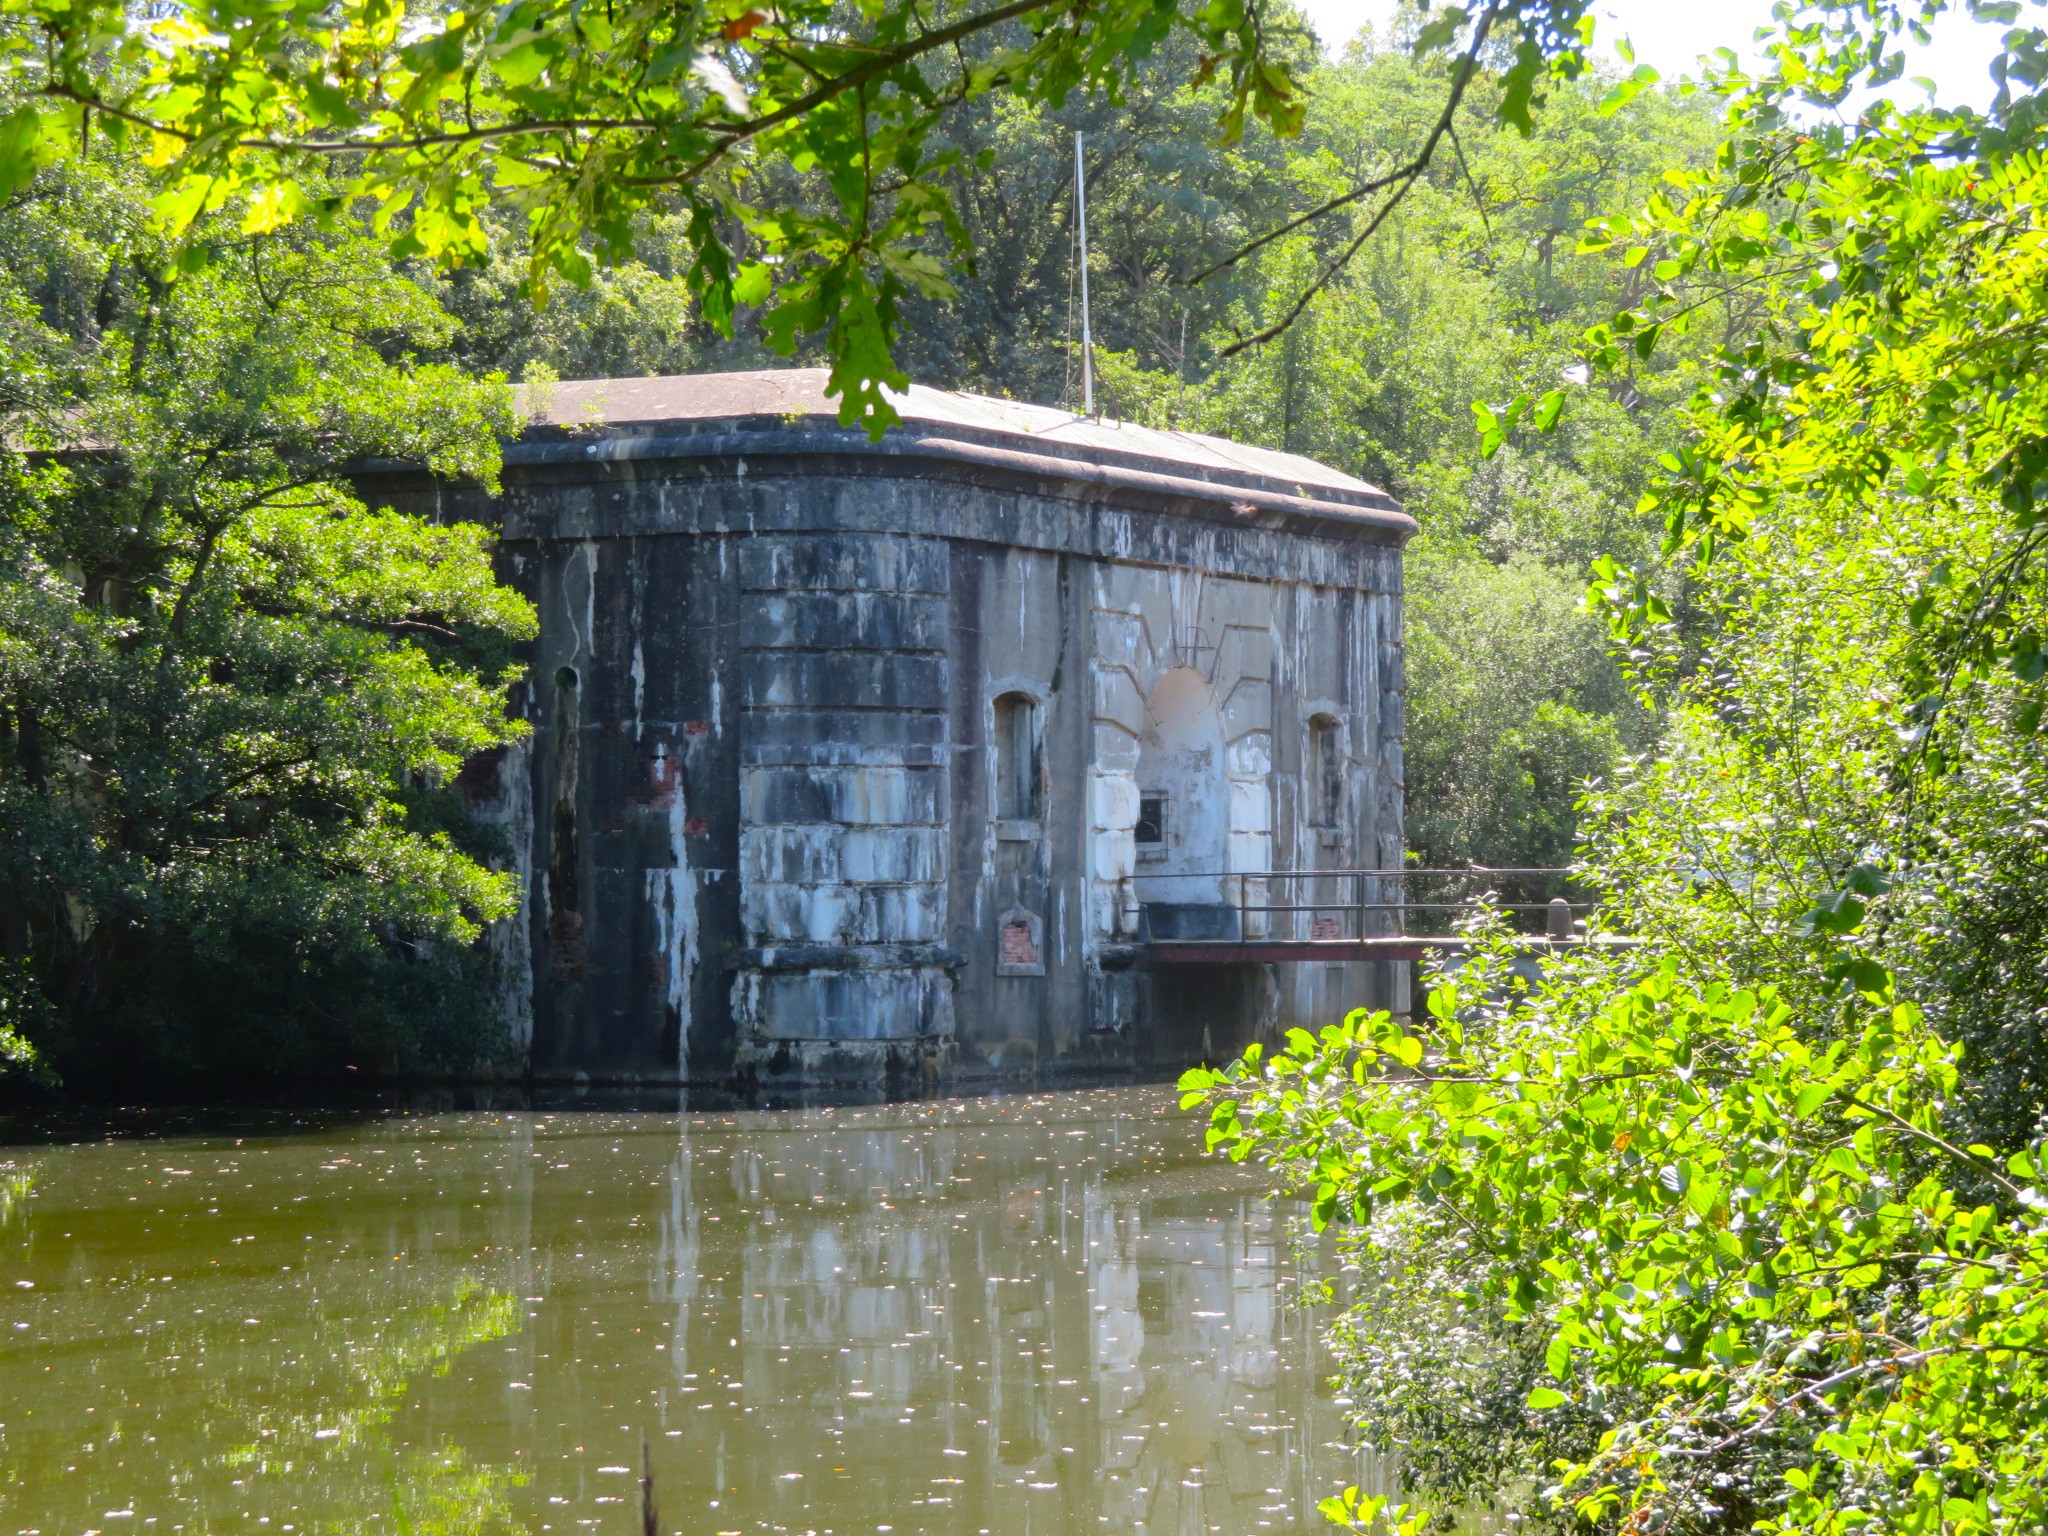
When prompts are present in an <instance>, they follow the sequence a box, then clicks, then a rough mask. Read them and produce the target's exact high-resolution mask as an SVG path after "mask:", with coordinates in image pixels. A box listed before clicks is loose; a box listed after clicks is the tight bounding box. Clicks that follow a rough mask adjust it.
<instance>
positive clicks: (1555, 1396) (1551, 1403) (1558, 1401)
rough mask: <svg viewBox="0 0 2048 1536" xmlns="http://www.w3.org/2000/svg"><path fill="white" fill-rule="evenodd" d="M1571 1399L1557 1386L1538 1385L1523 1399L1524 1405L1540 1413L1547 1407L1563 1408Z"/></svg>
mask: <svg viewBox="0 0 2048 1536" xmlns="http://www.w3.org/2000/svg"><path fill="white" fill-rule="evenodd" d="M1570 1401H1571V1399H1570V1398H1568V1397H1566V1396H1565V1395H1564V1394H1563V1393H1562V1392H1560V1391H1558V1390H1557V1388H1555V1387H1537V1388H1535V1389H1534V1390H1532V1391H1531V1392H1530V1393H1529V1395H1528V1397H1526V1398H1524V1399H1523V1406H1524V1407H1527V1408H1533V1409H1535V1410H1536V1411H1538V1412H1539V1413H1540V1412H1542V1411H1543V1410H1544V1409H1546V1408H1561V1407H1563V1406H1564V1405H1565V1404H1566V1403H1568V1402H1570Z"/></svg>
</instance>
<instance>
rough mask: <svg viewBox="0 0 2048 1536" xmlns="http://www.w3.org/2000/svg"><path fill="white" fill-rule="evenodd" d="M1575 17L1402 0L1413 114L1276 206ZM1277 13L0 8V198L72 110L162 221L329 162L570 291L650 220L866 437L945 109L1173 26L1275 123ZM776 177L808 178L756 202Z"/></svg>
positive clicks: (1525, 87)
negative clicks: (143, 177) (821, 351)
mask: <svg viewBox="0 0 2048 1536" xmlns="http://www.w3.org/2000/svg"><path fill="white" fill-rule="evenodd" d="M1587 11H1588V0H1487V3H1485V4H1483V5H1480V6H1477V7H1476V8H1475V9H1474V10H1473V12H1472V13H1471V14H1469V15H1468V14H1467V13H1466V12H1465V11H1464V10H1462V9H1458V8H1455V7H1454V8H1448V9H1446V10H1444V11H1442V12H1440V13H1439V14H1438V15H1437V16H1435V17H1432V18H1430V20H1429V21H1428V24H1427V25H1426V26H1424V27H1423V28H1422V29H1421V30H1420V32H1419V34H1418V36H1417V39H1416V41H1417V45H1418V47H1419V48H1420V49H1421V51H1423V52H1425V53H1427V54H1430V55H1435V56H1444V57H1448V58H1453V59H1455V61H1456V62H1455V64H1454V65H1453V67H1452V70H1451V75H1450V79H1449V81H1448V88H1447V89H1445V90H1441V91H1438V92H1437V93H1436V100H1435V101H1434V102H1433V103H1432V105H1431V107H1430V108H1429V122H1428V125H1427V128H1426V130H1425V132H1424V133H1423V134H1422V135H1421V137H1420V139H1419V141H1417V142H1415V143H1413V144H1402V145H1400V146H1399V147H1398V148H1397V149H1396V151H1395V154H1394V157H1393V158H1391V159H1390V158H1388V157H1387V156H1386V155H1384V154H1380V155H1375V156H1371V157H1367V158H1366V159H1364V160H1362V161H1359V162H1355V163H1354V164H1353V165H1352V166H1351V167H1349V168H1348V169H1347V168H1344V167H1340V166H1336V165H1331V166H1328V167H1326V168H1325V169H1326V171H1327V172H1328V173H1329V180H1330V182H1331V183H1332V185H1330V186H1328V187H1326V188H1325V190H1324V193H1323V195H1321V196H1320V197H1319V198H1318V201H1317V203H1316V204H1315V205H1314V206H1313V207H1312V208H1311V209H1308V210H1306V211H1304V212H1302V213H1301V214H1300V215H1299V217H1300V218H1301V219H1302V220H1304V221H1309V222H1313V221H1318V220H1322V219H1323V218H1325V216H1328V215H1338V216H1340V222H1341V221H1362V223H1363V225H1364V226H1365V227H1364V228H1362V229H1361V230H1360V231H1359V233H1358V234H1356V235H1354V234H1352V233H1351V232H1350V231H1349V230H1346V232H1345V234H1344V235H1343V237H1342V238H1341V239H1340V241H1339V245H1340V247H1347V248H1348V249H1350V250H1353V251H1355V250H1356V249H1357V248H1358V247H1359V246H1360V245H1362V244H1363V242H1364V238H1365V237H1366V235H1367V234H1369V233H1370V226H1371V225H1373V224H1375V223H1376V222H1377V221H1378V220H1379V219H1380V218H1381V217H1383V216H1384V213H1385V212H1386V211H1387V210H1388V209H1389V208H1391V207H1392V206H1394V205H1395V204H1396V203H1397V202H1398V201H1399V200H1400V199H1401V198H1402V197H1403V196H1405V194H1406V193H1407V192H1408V191H1409V190H1410V189H1411V188H1412V187H1413V186H1414V184H1415V183H1416V182H1417V181H1418V179H1419V178H1420V177H1421V176H1422V175H1423V174H1424V173H1425V172H1426V171H1427V169H1428V168H1429V165H1430V163H1431V161H1432V159H1433V158H1434V156H1435V154H1436V153H1437V151H1438V150H1439V149H1440V148H1441V147H1442V146H1443V145H1444V144H1445V143H1446V141H1447V140H1448V139H1449V138H1450V137H1451V135H1452V133H1453V131H1454V129H1455V126H1456V124H1455V118H1456V114H1457V110H1458V107H1459V105H1460V102H1461V99H1462V97H1463V95H1464V92H1465V90H1466V88H1467V87H1468V86H1469V85H1470V84H1471V83H1472V82H1473V81H1474V80H1475V79H1476V78H1477V77H1478V74H1479V72H1480V69H1481V66H1482V64H1483V63H1485V64H1493V65H1497V66H1498V72H1499V78H1500V81H1501V86H1500V89H1499V91H1498V93H1497V95H1496V97H1495V111H1496V113H1497V115H1498V117H1499V118H1500V119H1501V120H1503V121H1506V122H1510V123H1515V124H1518V125H1521V126H1524V127H1526V126H1527V125H1528V124H1529V122H1530V121H1531V114H1532V110H1533V109H1534V108H1536V107H1537V106H1539V105H1540V103H1541V101H1542V99H1543V96H1544V93H1545V89H1546V87H1547V86H1548V85H1549V84H1550V83H1551V82H1553V81H1563V80H1571V79H1575V78H1576V77H1578V76H1579V75H1580V74H1581V73H1582V72H1583V70H1584V67H1585V44H1586V38H1587V35H1588V28H1586V27H1585V26H1582V22H1584V21H1585V20H1586V18H1587ZM1276 21H1277V24H1276ZM1291 32H1292V29H1291V28H1290V27H1289V26H1288V25H1286V23H1285V16H1284V13H1282V14H1281V15H1280V16H1279V17H1278V18H1275V17H1272V16H1269V15H1268V13H1267V12H1266V10H1265V9H1264V8H1262V7H1260V6H1257V5H1247V4H1244V3H1241V0H1201V3H1194V0H1190V3H1187V4H1175V3H1174V0H1008V3H1003V4H991V5H973V4H966V5H958V4H941V5H931V4H928V3H923V0H915V3H912V0H893V3H892V0H868V3H864V4H861V5H858V6H853V7H843V6H836V5H834V4H831V3H829V0H778V3H777V4H776V5H774V6H772V7H768V8H765V9H763V8H757V7H754V6H752V5H750V4H748V3H747V0H719V3H716V4H710V5H703V6H692V7H684V8H677V7H675V6H671V5H667V4H661V3H656V0H616V3H613V4H609V5H607V6H605V7H604V8H603V9H602V11H601V12H600V11H598V10H596V9H593V8H591V7H589V6H587V5H584V4H582V3H580V0H522V3H520V4H517V5H513V6H509V7H502V8H500V9H498V10H495V11H491V12H473V11H463V10H458V9H455V8H452V7H445V6H441V7H433V6H430V7H424V8H411V9H408V8H406V7H402V6H395V5H392V4H389V3H388V0H343V3H340V4H336V3H332V0H292V3H288V4H283V5H251V4H247V3H244V0H200V3H195V4H189V5H181V6H178V7H175V8H168V9H164V10H156V9H152V8H140V9H138V8H135V7H132V6H126V5H122V4H119V3H116V0H87V3H80V0H8V3H7V4H6V5H5V6H4V7H0V79H4V80H5V82H6V84H7V85H8V86H9V87H10V88H12V89H13V90H15V91H17V92H21V93H25V94H26V95H28V97H29V98H30V99H29V100H27V101H26V102H25V103H24V104H23V105H21V106H20V107H18V108H17V109H16V110H15V111H14V112H13V113H12V114H11V115H9V116H8V118H7V119H6V126H5V128H4V129H0V188H5V187H10V186H14V185H18V184H19V183H20V182H21V180H23V179H24V178H25V176H26V175H27V174H28V173H29V172H30V171H31V170H32V168H33V167H34V166H35V165H36V164H37V163H38V162H39V161H45V160H47V159H49V158H50V157H52V156H57V155H61V154H63V153H66V152H67V150H68V147H69V146H70V145H72V144H73V143H76V142H78V141H80V140H81V139H82V138H83V137H85V136H86V135H87V134H88V133H89V132H90V131H92V130H93V129H94V127H95V125H96V126H97V128H98V129H99V130H100V131H105V132H109V133H113V134H115V135H117V136H125V135H127V134H129V133H133V132H137V131H139V132H140V134H141V135H143V136H145V137H146V138H147V139H148V141H149V143H150V144H151V146H152V147H153V150H154V152H155V154H156V155H157V157H158V159H159V161H160V162H161V163H163V164H164V165H165V166H166V167H167V168H168V170H169V173H170V174H169V177H168V184H167V187H166V190H165V191H164V193H163V194H162V202H161V207H162V210H163V212H164V213H165V214H166V216H167V217H168V219H169V220H170V222H171V223H172V225H173V226H174V227H182V226H183V225H185V224H187V223H189V222H190V221H191V220H193V219H196V218H199V217H201V216H203V215H204V214H206V213H207V212H209V211H211V210H213V209H217V208H223V207H226V206H228V205H230V204H236V205H238V206H239V207H241V209H242V216H243V218H244V220H245V222H247V223H248V224H249V225H250V227H252V228H265V227H273V226H274V225H276V224H277V223H279V222H282V221H285V220H290V219H294V218H298V217H302V216H305V215H307V214H315V213H319V212H323V211H327V210H330V209H331V208H332V207H333V203H332V202H331V201H329V200H328V199H325V198H323V197H321V196H320V195H319V192H320V191H321V190H324V183H323V181H321V180H316V181H315V183H314V186H313V189H312V190H310V191H309V189H308V186H307V182H306V173H307V168H308V166H309V165H315V164H330V165H339V166H345V167H347V168H348V172H347V174H349V175H350V177H351V178H352V180H351V183H350V188H349V190H351V191H356V192H360V193H363V194H367V195H369V196H372V197H374V198H376V199H377V200H378V201H379V202H380V203H381V205H382V207H381V212H380V215H379V219H380V225H381V226H382V227H385V228H387V229H388V230H389V232H390V233H391V235H392V236H393V238H394V241H395V248H396V250H397V251H398V252H399V253H400V254H424V255H427V256H430V257H433V258H437V259H444V260H453V261H462V260H473V259H475V258H478V257H480V256H482V255H483V254H484V253H485V252H486V250H487V248H488V244H489V240H490V231H491V218H490V212H489V210H490V209H491V207H492V206H493V205H496V206H497V207H499V208H502V209H505V210H508V211H509V212H510V213H511V214H512V215H513V216H514V217H515V218H516V219H517V221H518V222H519V223H520V224H522V225H523V230H522V234H523V236H524V243H525V245H526V249H527V254H528V257H529V263H530V270H531V272H532V274H533V276H534V279H535V281H536V282H538V281H539V280H540V278H541V277H542V276H543V275H544V274H547V273H559V274H563V275H567V276H569V277H571V278H578V279H580V278H582V277H583V276H584V275H585V274H586V273H587V272H588V270H589V267H590V264H591V260H592V256H593V253H595V254H596V255H598V256H599V257H603V258H615V257H617V256H619V255H622V254H624V253H626V252H628V251H630V250H631V249H632V247H633V244H634V242H635V239H636V235H637V233H638V227H639V226H638V221H639V217H640V216H641V215H644V214H647V213H651V212H657V211H659V212H666V213H675V214H680V215H682V216H683V217H684V220H685V222H684V225H683V230H682V240H683V243H684V244H685V245H686V246H687V248H688V249H689V251H690V253H691V260H690V262H689V265H688V268H687V279H688V282H689V285H690V287H691V289H692V291H693V292H694V293H695V294H696V295H697V297H698V299H699V301H700V303H701V305H702V307H703V310H704V313H705V314H706V316H707V317H708V318H709V319H710V320H711V321H712V322H713V323H714V324H717V325H719V326H721V327H726V326H729V324H730V322H731V319H732V316H733V313H734V310H735V307H736V306H739V305H765V306H766V318H765V330H766V333H767V335H768V336H769V337H770V339H771V340H772V342H773V343H774V344H775V346H776V347H777V349H778V350H779V351H783V352H785V353H786V352H788V351H790V350H792V349H793V348H794V347H795V345H796V344H797V341H798V339H799V338H801V337H803V336H807V335H816V336H819V337H822V338H823V345H824V348H825V351H826V354H827V356H828V357H829V358H830V361H831V366H832V369H833V384H834V388H835V390H837V391H838V392H839V393H840V394H841V401H842V407H841V408H842V414H843V415H844V417H845V419H846V420H848V421H855V420H865V421H867V422H868V423H869V424H870V425H871V427H872V428H873V429H874V430H877V431H879V430H880V429H881V428H882V427H883V426H884V425H885V424H886V423H887V422H888V421H889V420H890V419H891V413H890V410H889V407H888V405H887V401H886V399H885V398H884V397H883V396H882V394H881V393H880V391H879V389H878V386H879V384H880V383H882V382H883V381H885V380H886V381H890V382H895V383H900V382H901V381H902V375H901V374H900V373H898V372H897V370H896V367H895V365H894V363H893V361H892V358H891V350H890V349H891V345H892V342H893V339H894V336H895V334H896V332H897V330H898V322H899V319H900V314H899V310H900V306H901V305H902V304H903V302H904V301H905V300H906V298H908V297H909V296H912V295H923V296H926V297H933V296H937V295H941V294H943V293H945V292H946V291H947V288H948V282H947V275H946V267H945V264H944V262H943V260H942V255H950V256H953V257H958V256H960V255H962V254H964V253H966V252H967V251H968V250H969V248H970V236H969V234H968V231H967V228H966V226H965V225H964V224H963V223H962V222H961V221H960V217H959V212H960V210H959V205H958V203H957V202H956V200H955V197H954V195H953V188H952V186H951V185H950V184H949V173H950V172H951V171H952V170H953V169H954V168H955V166H956V165H957V163H958V162H957V160H956V157H955V152H954V151H953V149H952V148H951V147H950V146H949V145H948V144H947V143H946V142H945V141H944V139H943V137H942V135H941V132H940V130H941V126H942V124H943V122H944V120H945V115H946V112H947V110H948V109H949V108H951V107H954V106H957V105H960V104H962V103H969V104H972V103H977V102H984V101H987V100H990V99H992V98H996V97H1000V98H1002V99H1006V100H1016V101H1021V102H1026V103H1042V104H1044V105H1047V106H1051V107H1054V108H1057V107H1059V106H1061V105H1062V104H1063V103H1065V102H1066V101H1067V100H1068V98H1069V97H1074V96H1082V97H1091V96H1092V97H1095V98H1098V99H1108V100H1115V99H1117V98H1118V97H1120V96H1122V95H1124V94H1125V93H1126V92H1127V91H1129V89H1130V88H1131V86H1132V83H1133V79H1134V77H1135V76H1136V75H1137V74H1138V73H1139V72H1140V71H1141V70H1142V69H1144V68H1145V66H1146V65H1147V63H1148V61H1150V60H1152V59H1154V58H1155V56H1158V55H1159V54H1160V53H1161V51H1162V49H1163V48H1168V45H1171V44H1179V45H1181V46H1180V47H1179V49H1178V51H1177V53H1174V52H1172V50H1171V49H1168V51H1169V53H1170V55H1171V56H1172V57H1173V58H1175V60H1176V71H1177V73H1178V74H1179V79H1180V80H1190V81H1193V82H1195V83H1198V84H1200V83H1207V82H1214V84H1215V85H1216V87H1217V91H1216V97H1217V100H1216V110H1215V111H1214V112H1213V114H1212V115H1211V118H1210V121H1211V123H1212V124H1213V131H1214V132H1215V134H1216V135H1217V136H1218V137H1220V138H1221V139H1222V140H1224V141H1225V142H1229V141H1231V140H1235V139H1236V138H1238V137H1239V135H1240V134H1241V133H1242V132H1243V131H1244V128H1245V126H1246V124H1247V123H1248V122H1262V123H1265V124H1267V125H1270V126H1271V127H1273V128H1274V129H1276V130H1278V131H1280V132H1282V133H1292V132H1293V131H1295V130H1296V129H1297V128H1298V127H1299V126H1300V124H1301V121H1302V118H1303V114H1304V110H1305V107H1306V97H1305V95H1304V93H1303V89H1302V82H1301V80H1300V78H1299V76H1298V73H1297V70H1296V67H1295V65H1296V59H1297V56H1298V54H1299V49H1298V44H1297V40H1296V39H1294V38H1293V37H1291V36H1290V34H1291ZM1489 50H1491V52H1489ZM1175 83H1178V81H1176V82H1175ZM791 177H794V178H797V179H799V180H800V181H802V182H803V183H804V184H805V186H806V187H807V189H808V192H809V195H808V196H806V197H805V198H803V199H802V200H799V201H793V200H792V199H791V198H790V197H789V196H788V195H787V193H786V187H787V179H788V178H791ZM1332 227H1334V226H1332ZM934 234H936V235H938V237H939V238H938V241H937V248H936V249H935V245H934V241H933V238H932V237H933V235H934ZM749 256H754V257H755V258H756V259H752V260H749V259H747V258H748V257H749ZM1342 260H1343V258H1342V255H1341V254H1340V255H1339V256H1338V257H1337V258H1336V259H1335V261H1334V263H1333V262H1324V263H1322V267H1323V270H1324V271H1325V272H1326V273H1327V272H1333V271H1334V270H1336V268H1337V267H1338V266H1341V265H1342ZM1319 286H1320V280H1318V279H1313V278H1312V279H1310V280H1309V281H1308V282H1307V283H1306V284H1304V285H1303V286H1302V287H1301V288H1300V296H1301V298H1302V300H1303V301H1305V300H1306V298H1307V296H1308V295H1310V294H1312V293H1313V292H1314V291H1316V289H1317V288H1318V287H1319Z"/></svg>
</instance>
